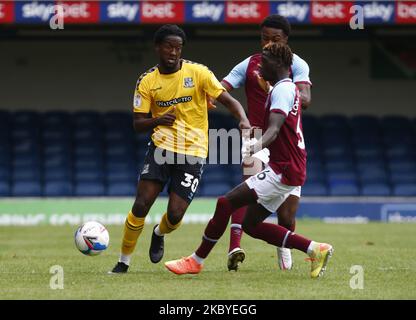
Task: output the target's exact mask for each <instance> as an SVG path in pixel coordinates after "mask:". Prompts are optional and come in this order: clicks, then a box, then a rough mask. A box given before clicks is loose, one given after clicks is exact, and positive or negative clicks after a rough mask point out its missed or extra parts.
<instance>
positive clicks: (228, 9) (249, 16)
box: [225, 1, 270, 23]
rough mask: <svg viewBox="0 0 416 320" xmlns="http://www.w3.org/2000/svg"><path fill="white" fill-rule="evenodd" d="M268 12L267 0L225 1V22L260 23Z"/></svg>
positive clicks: (268, 4)
mask: <svg viewBox="0 0 416 320" xmlns="http://www.w3.org/2000/svg"><path fill="white" fill-rule="evenodd" d="M269 13H270V3H269V2H268V1H260V2H253V1H226V5H225V22H227V23H261V22H262V21H263V19H264V18H266V17H267V16H268V15H269Z"/></svg>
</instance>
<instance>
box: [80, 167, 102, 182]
mask: <svg viewBox="0 0 416 320" xmlns="http://www.w3.org/2000/svg"><path fill="white" fill-rule="evenodd" d="M74 179H75V180H76V181H78V182H101V181H103V179H104V173H103V171H102V170H100V169H77V170H75V172H74Z"/></svg>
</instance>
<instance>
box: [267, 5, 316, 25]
mask: <svg viewBox="0 0 416 320" xmlns="http://www.w3.org/2000/svg"><path fill="white" fill-rule="evenodd" d="M271 5H272V9H271V11H272V13H277V14H280V15H282V16H284V17H286V18H287V19H288V20H289V22H293V23H307V22H309V13H310V2H309V1H300V2H292V1H285V2H277V3H273V2H272V3H271Z"/></svg>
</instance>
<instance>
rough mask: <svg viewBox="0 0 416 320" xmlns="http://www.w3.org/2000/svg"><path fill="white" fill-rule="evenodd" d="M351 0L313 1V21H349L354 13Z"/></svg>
mask: <svg viewBox="0 0 416 320" xmlns="http://www.w3.org/2000/svg"><path fill="white" fill-rule="evenodd" d="M352 5H353V2H350V1H314V2H312V9H311V10H312V11H311V21H312V23H324V24H336V23H346V22H349V20H350V18H351V16H352V14H351V13H350V8H351V6H352Z"/></svg>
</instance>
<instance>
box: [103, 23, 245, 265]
mask: <svg viewBox="0 0 416 320" xmlns="http://www.w3.org/2000/svg"><path fill="white" fill-rule="evenodd" d="M185 42H186V35H185V33H184V32H183V30H182V29H181V28H179V27H178V26H176V25H164V26H162V27H160V28H159V29H158V30H157V31H156V33H155V36H154V44H155V49H156V53H157V56H158V58H159V64H158V65H157V66H155V67H153V68H151V69H150V70H148V71H147V72H145V73H144V74H142V75H141V76H140V77H139V80H138V81H137V85H136V90H135V94H134V110H133V111H134V128H135V130H136V131H138V132H145V131H153V134H152V139H151V141H150V143H149V147H148V151H147V154H146V158H145V161H144V165H143V169H142V171H141V174H140V179H139V182H138V186H137V193H136V199H135V201H134V204H133V207H132V209H131V211H130V212H129V213H128V216H127V219H126V222H125V226H124V234H123V240H122V247H121V254H120V258H119V261H118V263H117V264H116V266H115V267H114V268H113V270H112V271H111V272H110V273H125V272H127V270H128V268H129V265H130V260H131V255H132V253H133V251H134V248H135V246H136V243H137V239H138V237H139V235H140V233H141V232H142V229H143V226H144V222H145V217H146V215H147V214H148V212H149V210H150V208H151V206H152V205H153V203H154V201H155V200H156V198H157V197H158V195H159V193H160V192H161V191H162V190H163V188H164V186H165V185H166V184H168V192H169V202H168V207H167V212H166V213H165V214H164V215H163V217H162V219H161V221H160V222H159V224H157V225H155V226H154V228H153V233H152V240H151V245H150V249H149V257H150V260H151V261H152V262H153V263H157V262H159V261H160V260H161V259H162V257H163V253H164V235H165V234H168V233H170V232H172V231H174V230H176V229H177V228H178V227H179V226H180V223H181V221H182V218H183V216H184V214H185V211H186V209H187V208H188V206H189V204H190V203H191V201H192V199H193V197H194V195H195V192H196V190H197V188H198V184H199V181H200V179H201V175H202V167H203V165H204V163H205V159H206V157H207V153H208V111H207V104H208V102H207V96H211V97H215V98H216V99H217V100H218V101H219V102H221V103H222V104H223V105H224V106H225V107H227V108H228V109H229V110H230V112H231V113H232V114H233V115H234V116H235V117H236V118H237V119H238V120H239V121H240V123H239V127H240V129H250V124H249V122H248V119H247V117H246V115H245V112H244V109H243V107H242V106H241V104H240V103H239V102H238V101H237V100H235V99H234V98H232V97H231V95H230V94H229V93H227V91H226V90H225V89H224V87H223V86H222V85H221V83H220V82H219V81H218V80H217V78H216V77H215V75H214V74H213V73H212V72H211V71H210V70H209V69H208V68H207V67H205V66H203V65H201V64H197V63H194V62H190V61H187V60H183V59H181V53H182V47H183V46H184V45H185Z"/></svg>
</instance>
